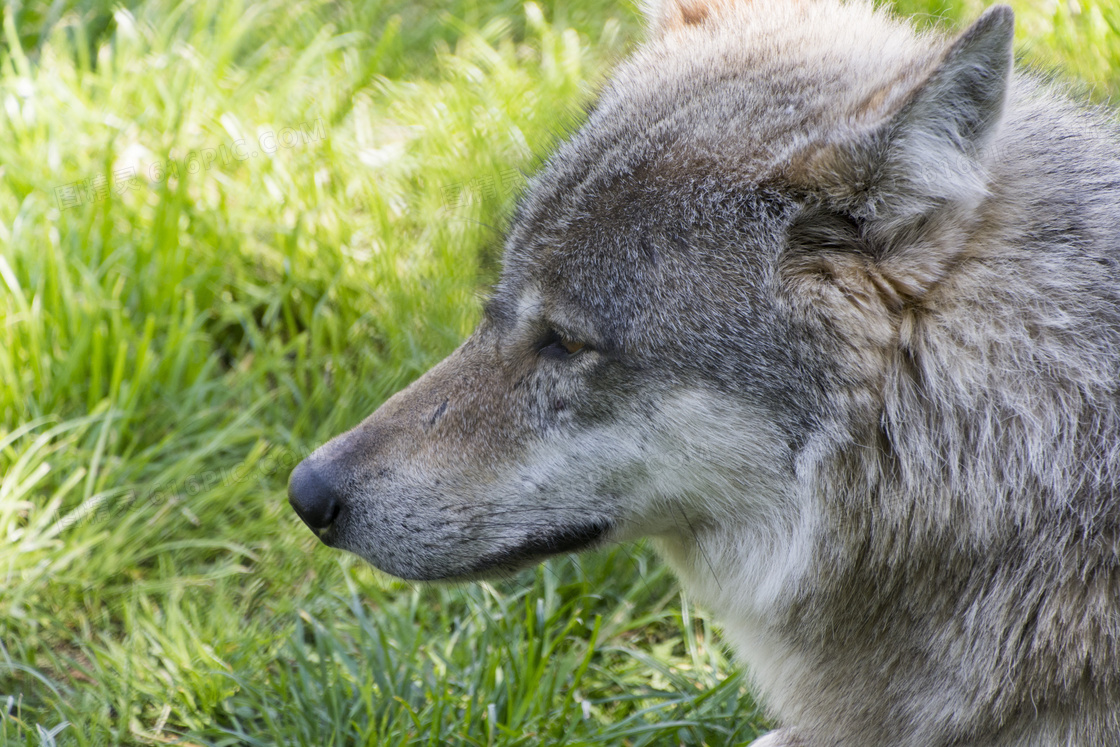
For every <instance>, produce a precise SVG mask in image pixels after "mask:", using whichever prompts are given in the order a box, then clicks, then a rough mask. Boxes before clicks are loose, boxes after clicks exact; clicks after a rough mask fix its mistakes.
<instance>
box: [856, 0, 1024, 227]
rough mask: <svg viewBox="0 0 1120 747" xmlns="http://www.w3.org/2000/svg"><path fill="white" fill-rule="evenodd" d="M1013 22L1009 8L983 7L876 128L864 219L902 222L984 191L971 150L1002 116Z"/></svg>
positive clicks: (983, 142)
mask: <svg viewBox="0 0 1120 747" xmlns="http://www.w3.org/2000/svg"><path fill="white" fill-rule="evenodd" d="M1014 27H1015V15H1014V13H1013V12H1012V10H1011V8H1009V7H1007V6H1006V5H996V6H994V7H992V8H989V9H988V10H987V11H986V12H985V13H984V14H983V15H982V16H981V17H980V18H979V19H978V20H977V21H976V22H975V23H974V24H972V26H971V27H969V28H968V30H966V31H965V32H964V33H963V34H962V35H961V36H960V37H958V38H957V40H956V41H955V42H953V44H952V46H950V47H949V50H948V51H947V52H946V53H945V54H944V56H943V57H942V58H941V61H940V63H939V64H938V65H937V67H936V68H935V69H934V70H933V72H932V73H931V74H930V75H929V77H927V78H926V79H925V80H924V81H923V82H922V83H921V84H919V85H918V86H917V87H916V89H915V90H914V91H913V92H912V93H911V94H910V98H909V100H908V101H907V102H906V103H905V104H904V105H903V106H902V108H901V109H900V110H899V111H897V112H896V113H895V114H894V115H893V116H891V117H890V118H889V119H888V120H887V121H885V122H883V123H881V124H880V125H879V126H878V128H877V131H875V132H874V133H873V135H872V139H873V141H874V142H875V143H876V144H877V145H878V148H879V152H878V153H875V154H874V156H873V160H877V161H878V162H879V163H878V167H877V169H876V171H877V178H876V179H875V183H874V184H873V185H872V189H871V193H870V195H869V197H870V199H869V200H868V202H867V203H866V204H865V205H864V206H863V207H864V217H866V218H868V219H872V220H874V219H876V218H879V219H885V220H887V221H889V222H892V223H896V224H897V223H900V222H901V223H905V222H908V221H909V220H911V219H913V218H917V217H919V216H921V215H924V214H927V213H928V212H929V211H930V209H932V208H935V207H937V206H938V205H940V204H944V203H947V202H953V203H956V204H961V203H972V204H975V203H978V202H979V201H980V200H981V199H982V198H983V197H984V196H985V195H986V194H987V186H986V183H985V175H984V172H983V168H982V165H981V164H980V162H979V159H978V154H979V153H980V152H981V150H982V149H983V148H984V146H985V145H986V144H987V143H988V141H989V138H990V137H991V135H992V134H993V132H994V131H995V130H996V128H997V127H998V125H999V122H1000V120H1001V119H1002V116H1003V110H1004V104H1005V102H1006V100H1007V94H1008V90H1009V87H1010V82H1011V70H1012V37H1013V35H1014Z"/></svg>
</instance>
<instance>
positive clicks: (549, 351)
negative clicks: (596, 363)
mask: <svg viewBox="0 0 1120 747" xmlns="http://www.w3.org/2000/svg"><path fill="white" fill-rule="evenodd" d="M586 348H587V343H584V342H576V341H575V340H572V339H569V338H567V337H564V336H563V335H561V334H560V333H559V332H557V331H556V330H549V332H548V334H547V335H546V336H545V338H544V340H542V341H541V345H540V347H539V348H538V350H539V352H540V354H541V355H544V356H548V357H550V358H567V357H569V356H572V355H575V354H576V353H578V352H579V351H581V350H584V349H586Z"/></svg>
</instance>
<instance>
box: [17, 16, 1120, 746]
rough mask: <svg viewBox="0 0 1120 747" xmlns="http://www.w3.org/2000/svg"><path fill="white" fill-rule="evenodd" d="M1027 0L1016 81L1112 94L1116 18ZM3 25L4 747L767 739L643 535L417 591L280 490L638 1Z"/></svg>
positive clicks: (547, 135)
mask: <svg viewBox="0 0 1120 747" xmlns="http://www.w3.org/2000/svg"><path fill="white" fill-rule="evenodd" d="M899 5H900V6H902V7H903V8H904V10H906V11H907V12H913V13H918V12H922V13H931V14H933V15H935V16H937V17H943V18H946V19H950V20H963V19H966V18H968V17H970V16H972V15H974V14H975V12H976V11H977V10H978V8H976V7H974V5H973V4H970V3H968V2H956V3H954V2H950V1H949V0H946V2H942V3H937V2H931V1H929V0H912V1H908V0H900V3H899ZM1030 5H1031V4H1029V3H1027V2H1025V1H1024V2H1018V3H1016V7H1017V9H1018V10H1020V11H1021V13H1020V16H1019V17H1020V38H1026V39H1028V43H1027V47H1028V51H1029V53H1030V55H1031V57H1032V59H1035V60H1038V62H1039V64H1041V65H1043V66H1045V67H1050V68H1058V69H1060V70H1063V71H1068V72H1066V73H1059V75H1069V76H1070V79H1071V80H1081V81H1084V82H1085V83H1086V84H1087V85H1088V87H1089V88H1090V89H1091V92H1092V93H1093V95H1095V96H1096V97H1097V98H1098V99H1102V100H1103V99H1104V98H1106V97H1108V96H1110V95H1115V94H1116V93H1120V76H1118V75H1117V71H1118V70H1120V42H1118V41H1117V40H1118V38H1120V33H1118V29H1120V11H1118V9H1117V6H1116V5H1115V4H1113V3H1106V2H1103V1H1102V2H1094V1H1093V0H1082V2H1081V3H1080V5H1079V6H1078V7H1079V8H1080V11H1079V12H1077V13H1075V12H1073V11H1072V10H1070V8H1071V7H1072V6H1071V5H1069V4H1067V3H1065V2H1063V3H1056V4H1055V5H1054V7H1053V8H1051V9H1049V10H1037V9H1032V8H1031V7H1030ZM2 21H3V23H2V28H0V34H2V53H0V536H2V538H3V541H2V542H0V576H2V580H0V583H2V588H3V593H2V594H0V743H3V744H13V745H16V744H19V745H22V744H33V745H50V744H59V745H63V744H65V745H105V744H127V745H134V744H159V743H166V742H169V741H174V740H177V739H180V738H182V739H183V740H184V741H185V743H190V744H196V745H202V744H207V745H242V744H249V745H256V744H260V745H266V744H268V745H271V744H291V745H315V746H318V745H351V744H370V745H374V744H377V745H380V744H386V745H395V744H409V745H412V744H417V745H419V744H423V745H429V744H430V745H444V744H468V745H536V744H542V743H545V744H556V745H584V744H587V745H590V744H602V745H619V744H630V745H643V744H673V745H676V744H686V745H701V744H709V745H723V744H743V743H747V742H749V741H750V740H751V739H752V738H753V737H754V736H755V735H756V734H758V733H761V732H762V731H763V730H764V729H765V728H766V724H765V722H764V721H763V720H762V718H761V717H760V716H759V714H758V713H757V712H756V708H755V706H754V704H753V701H752V700H751V698H750V696H749V694H748V693H747V691H746V689H745V687H744V684H743V681H742V679H741V676H740V675H738V674H735V673H734V669H733V668H732V667H731V666H730V665H729V663H728V660H727V658H726V655H725V652H724V649H723V647H722V645H721V644H720V643H719V640H718V637H717V636H716V634H715V633H714V631H713V628H712V625H711V623H710V622H709V621H708V620H707V618H705V617H704V616H703V615H702V614H701V612H700V611H698V610H695V609H693V608H691V607H690V606H689V605H688V604H687V603H685V602H684V601H682V600H681V598H680V596H679V594H678V592H677V591H676V586H675V584H674V582H673V580H672V578H670V576H669V575H668V573H667V572H666V571H665V569H664V567H663V566H661V565H660V564H659V563H658V562H657V561H656V560H655V559H654V558H653V557H652V556H651V554H650V553H649V552H648V551H647V550H646V549H645V548H644V547H643V546H640V545H639V546H628V547H623V548H619V549H616V550H614V551H611V552H600V553H594V554H590V555H587V556H583V557H580V558H578V559H560V560H556V561H553V562H550V563H547V564H546V565H544V566H541V567H540V568H537V569H535V570H532V571H527V572H525V573H523V574H521V575H519V576H518V577H517V578H515V579H510V580H508V581H505V582H503V583H501V584H497V585H488V584H477V585H466V586H458V587H447V588H438V589H437V588H422V589H415V588H412V587H410V586H408V585H406V584H402V583H399V582H395V581H392V580H390V579H387V578H385V577H383V576H380V575H378V574H376V573H375V572H374V571H372V570H371V569H369V568H368V567H366V566H365V565H363V564H361V563H358V562H356V561H352V560H351V559H350V558H348V557H344V556H342V555H341V554H339V553H336V552H333V551H330V550H328V549H327V548H324V547H321V546H319V545H318V543H317V541H316V540H315V539H314V537H313V536H312V535H311V534H310V533H309V532H307V531H306V530H305V529H304V528H303V527H302V525H300V523H299V521H298V520H297V519H296V517H295V516H294V515H293V514H292V512H291V511H290V510H289V509H288V508H287V504H286V501H285V498H284V484H285V482H286V479H287V473H288V471H289V469H290V467H291V466H292V465H293V464H294V463H295V461H296V460H297V459H298V458H299V457H300V456H301V455H303V454H305V453H307V452H308V451H309V450H310V449H312V448H313V447H314V446H316V445H318V444H320V443H322V442H323V441H324V440H326V439H327V438H328V437H330V436H331V435H333V434H336V433H338V432H340V431H341V430H343V429H345V428H347V427H348V426H350V425H353V424H354V423H355V422H357V421H358V420H359V419H361V418H362V417H363V416H364V415H365V414H367V413H369V412H371V411H372V410H373V409H374V408H375V407H376V405H377V404H378V403H379V402H381V401H382V400H383V399H384V398H385V397H387V396H388V395H389V394H391V393H392V392H393V391H395V390H396V389H398V388H400V387H401V386H403V385H404V384H406V383H407V382H408V381H410V380H412V379H413V378H415V377H416V376H417V375H418V374H419V373H421V372H422V371H424V370H425V369H426V368H427V367H428V366H430V365H431V364H432V363H434V362H435V361H437V360H439V358H440V357H442V356H443V355H445V354H446V353H447V352H449V351H450V350H451V349H452V348H453V347H454V346H455V345H456V344H457V342H458V341H459V340H460V339H462V337H463V336H464V335H466V334H467V333H468V331H469V330H470V329H471V327H472V326H473V324H474V323H475V321H476V320H477V318H478V314H479V307H480V299H481V297H482V294H483V292H484V289H485V287H486V285H487V283H488V282H490V281H491V280H492V279H493V278H494V276H495V273H496V268H497V261H498V254H499V248H500V238H501V228H502V226H503V224H504V221H505V220H506V216H508V214H509V211H510V208H511V206H512V202H513V199H514V197H515V194H516V191H517V190H518V189H519V187H520V186H521V183H522V180H523V177H522V175H521V174H522V173H523V172H525V171H531V170H532V169H533V168H534V167H535V165H536V164H537V163H538V162H539V158H540V157H541V155H542V154H544V153H546V152H547V150H548V148H549V147H550V145H551V144H553V143H554V142H555V141H556V140H557V138H559V137H562V136H563V135H564V133H565V132H566V131H568V130H569V129H570V128H571V127H573V126H575V125H576V124H578V121H579V116H580V115H579V112H580V110H581V106H582V105H583V104H585V103H586V102H587V101H588V100H589V97H590V96H591V94H592V92H593V90H594V87H595V84H596V82H597V81H599V80H600V79H601V77H602V75H603V74H604V73H605V71H606V70H607V69H608V67H609V64H610V62H611V61H612V60H615V59H617V58H618V57H619V56H620V55H621V54H622V52H623V51H624V50H625V48H626V47H627V45H629V44H630V43H632V41H633V40H634V39H636V38H637V37H638V35H639V29H640V23H639V22H638V19H637V18H636V14H635V12H634V10H633V8H632V7H630V6H621V5H616V4H614V3H600V2H597V1H596V2H594V3H581V4H579V5H578V7H569V6H567V5H565V4H563V3H555V4H543V5H540V6H538V5H532V4H530V5H521V4H519V3H515V2H510V1H508V0H497V1H494V2H487V3H479V2H471V1H469V0H449V2H446V3H444V4H442V5H440V6H438V7H435V6H431V7H428V6H426V5H417V4H409V3H403V2H393V3H390V2H385V3H377V2H374V3H368V4H364V5H362V6H360V7H350V6H349V5H347V4H338V3H334V2H327V1H326V0H311V1H308V2H296V3H291V2H280V1H279V0H266V1H265V2H262V3H249V2H241V3H238V2H219V1H218V0H196V1H193V2H192V1H185V0H130V1H129V2H125V3H123V4H110V3H107V2H104V1H103V0H81V1H76V2H55V3H51V4H49V5H35V6H27V7H22V6H12V5H8V6H5V8H4V10H3V13H2ZM1085 45H1088V46H1085ZM79 198H80V199H79Z"/></svg>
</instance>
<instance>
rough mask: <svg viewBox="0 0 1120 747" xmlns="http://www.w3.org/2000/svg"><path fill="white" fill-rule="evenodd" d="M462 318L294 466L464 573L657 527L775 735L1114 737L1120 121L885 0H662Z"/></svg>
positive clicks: (1118, 636)
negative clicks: (446, 338)
mask: <svg viewBox="0 0 1120 747" xmlns="http://www.w3.org/2000/svg"><path fill="white" fill-rule="evenodd" d="M646 13H647V16H648V18H649V38H648V40H647V41H646V42H645V43H644V44H643V45H642V46H640V47H639V48H638V49H637V50H636V51H635V52H634V53H633V55H632V56H630V57H629V58H628V59H627V60H625V61H624V62H622V63H620V64H619V65H618V67H617V69H616V70H615V71H614V72H613V76H612V77H611V78H610V80H609V81H608V82H607V83H606V84H605V85H604V87H603V89H602V91H601V93H600V94H599V96H598V98H597V100H596V102H595V103H594V105H593V106H592V107H591V108H590V109H589V111H588V112H587V115H586V119H585V122H584V124H583V125H582V126H581V127H580V128H579V129H578V130H577V131H575V132H574V134H572V135H571V136H570V137H569V138H568V139H567V140H566V141H565V142H564V143H563V144H561V145H560V146H559V147H558V148H557V149H556V150H555V152H554V153H553V154H552V155H551V156H550V157H549V159H548V160H547V162H546V163H545V164H544V165H543V167H542V168H541V169H540V171H539V173H538V174H537V175H536V176H535V177H533V178H532V179H531V181H530V183H529V186H528V187H527V190H526V193H525V195H524V196H523V197H522V198H521V200H520V202H519V205H518V207H517V209H516V211H515V214H514V215H513V217H512V219H511V224H510V228H509V230H508V233H507V236H506V242H505V250H504V260H503V269H502V272H501V275H500V279H499V281H498V282H497V285H496V287H495V289H494V290H493V294H492V297H491V298H490V300H489V301H488V303H487V305H486V307H485V311H484V314H483V318H482V321H481V323H480V324H479V326H478V328H477V330H476V331H475V332H474V333H473V334H472V335H471V336H470V337H469V339H467V340H466V341H465V342H464V343H463V344H462V346H461V347H459V348H458V349H457V350H455V351H454V352H453V353H452V354H451V355H450V356H448V357H447V358H446V359H445V360H444V361H443V362H441V363H440V364H438V365H437V366H435V367H434V368H433V369H431V370H430V371H428V372H427V373H426V374H424V375H423V376H422V377H420V378H419V379H418V380H416V381H415V382H414V383H413V384H411V385H410V386H408V387H407V388H406V389H404V390H403V391H401V392H399V393H397V394H396V395H395V396H393V397H391V398H390V399H389V400H387V401H386V402H385V404H384V405H382V406H381V407H380V409H378V410H377V411H376V412H375V413H373V414H372V415H371V416H369V417H368V418H367V419H366V420H365V421H364V422H362V423H361V424H360V425H358V426H357V427H356V428H354V429H353V430H351V431H350V432H348V433H345V434H344V435H341V436H339V437H337V438H335V439H334V440H332V441H330V442H329V443H327V444H326V445H324V446H322V447H321V448H319V449H318V450H317V451H315V452H314V453H313V454H312V455H311V456H309V457H308V458H307V459H306V460H305V461H303V462H302V463H301V464H299V465H298V466H297V468H296V469H295V470H294V471H293V473H292V475H291V478H290V483H289V500H290V502H291V505H292V506H293V507H294V508H295V510H296V512H297V513H298V514H299V516H300V517H301V518H302V519H303V521H304V522H305V523H306V524H307V525H308V526H310V527H311V528H312V529H313V530H314V532H315V533H316V534H317V535H318V536H319V538H320V539H321V540H322V541H323V542H325V543H326V544H328V545H330V546H332V547H336V548H341V549H344V550H348V551H350V552H352V553H356V554H357V555H360V556H361V557H363V558H365V559H366V560H368V561H369V562H370V563H372V564H373V565H375V566H376V567H378V568H380V569H382V570H384V571H386V572H387V573H390V574H393V575H396V576H399V577H401V578H405V579H418V580H440V579H452V580H465V579H478V578H484V577H488V576H493V575H496V574H504V573H508V572H510V571H513V570H516V569H519V568H522V567H525V566H527V565H530V564H534V563H537V562H539V561H541V560H542V559H543V558H545V557H547V556H551V555H556V554H559V553H569V552H574V551H578V550H583V549H585V548H590V547H595V546H601V545H604V544H606V543H614V542H623V541H627V540H632V539H635V538H638V537H649V538H652V540H651V541H652V542H653V543H654V545H655V546H656V547H657V549H658V551H659V552H660V554H661V555H662V556H663V557H664V558H665V560H666V561H667V562H668V563H669V564H671V566H672V567H673V568H674V569H675V571H676V573H677V575H678V577H679V578H680V580H681V582H682V584H683V585H684V587H685V588H686V589H687V591H688V593H689V594H690V595H691V596H692V597H693V598H695V599H696V600H697V601H698V602H699V603H700V604H701V605H704V606H706V607H707V608H708V609H710V610H711V611H713V612H714V613H715V615H716V616H717V618H718V619H720V620H721V621H722V624H723V626H724V631H725V636H726V638H727V639H728V640H729V642H730V643H731V644H732V645H733V647H734V648H735V650H736V651H737V653H738V655H739V657H740V659H741V661H742V662H743V663H744V664H745V666H746V669H747V671H748V673H749V677H750V679H751V681H752V683H753V686H754V688H755V689H756V690H757V692H758V693H760V695H761V696H762V700H763V702H764V703H765V705H766V706H767V707H768V708H769V710H770V712H771V713H772V714H773V716H774V718H775V719H776V722H777V723H778V725H779V728H778V729H777V730H775V731H772V732H770V733H769V734H767V735H766V736H764V737H762V738H761V739H759V740H758V741H757V742H755V745H756V747H888V746H889V747H1058V746H1059V745H1060V746H1061V747H1107V746H1109V745H1120V490H1118V482H1120V392H1118V387H1120V134H1118V127H1117V125H1116V121H1115V119H1114V118H1113V117H1112V115H1110V114H1109V113H1108V111H1105V110H1101V109H1099V108H1096V109H1095V108H1091V107H1088V106H1084V105H1081V104H1079V103H1077V102H1076V101H1075V100H1074V98H1075V97H1073V96H1071V95H1069V94H1068V93H1067V92H1065V91H1064V89H1062V88H1061V87H1060V86H1058V85H1056V84H1055V83H1053V82H1052V81H1048V80H1046V79H1044V78H1043V77H1040V76H1038V75H1035V74H1032V73H1029V72H1024V71H1021V70H1018V69H1016V66H1015V63H1014V59H1013V25H1014V24H1013V20H1014V19H1013V13H1012V11H1011V9H1010V8H1008V7H1005V6H994V7H992V8H989V9H988V10H987V11H986V12H985V13H983V15H981V16H980V17H979V18H978V20H976V21H975V22H974V23H973V24H972V25H971V26H970V27H969V28H967V29H966V30H964V31H963V32H962V33H960V34H959V35H955V36H949V35H946V34H944V33H941V32H933V31H928V32H922V33H919V32H917V31H915V30H914V29H913V28H912V27H911V26H910V25H909V24H908V23H906V22H905V21H903V20H899V19H896V18H895V17H893V16H892V15H890V14H889V13H888V12H886V11H884V10H883V9H881V8H878V7H876V6H875V5H874V4H872V3H871V2H865V1H863V0H851V1H849V2H840V1H838V0H819V1H818V2H813V1H812V0H802V1H800V2H799V1H797V0H751V1H748V0H742V1H739V2H737V1H735V0H665V1H664V2H661V3H658V4H654V5H651V6H650V7H649V8H647V10H646Z"/></svg>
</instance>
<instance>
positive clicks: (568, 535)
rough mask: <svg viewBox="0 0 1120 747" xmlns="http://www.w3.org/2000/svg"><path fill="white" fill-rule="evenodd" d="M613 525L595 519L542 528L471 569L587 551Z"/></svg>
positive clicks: (504, 566) (516, 564)
mask: <svg viewBox="0 0 1120 747" xmlns="http://www.w3.org/2000/svg"><path fill="white" fill-rule="evenodd" d="M610 528H611V527H610V523H609V522H606V521H593V522H590V523H587V524H580V525H577V526H571V527H564V528H562V529H559V530H550V531H547V532H545V531H540V532H537V533H534V534H531V535H529V536H528V537H526V538H525V539H524V540H522V541H521V543H520V544H518V545H515V546H514V547H510V548H506V549H503V550H499V551H498V552H495V553H491V554H489V555H485V556H483V557H482V558H481V559H480V560H479V561H478V562H476V563H475V564H474V565H473V566H472V568H471V572H472V573H483V572H485V571H490V570H496V569H513V568H520V567H522V566H525V565H528V564H530V563H536V562H539V561H540V560H542V559H543V558H546V557H548V556H550V555H562V554H564V553H569V552H576V551H579V550H584V549H586V548H587V547H589V546H591V545H592V544H594V543H595V542H596V541H598V540H599V539H601V538H602V537H603V536H604V535H605V534H606V533H607V532H608V530H610Z"/></svg>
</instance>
